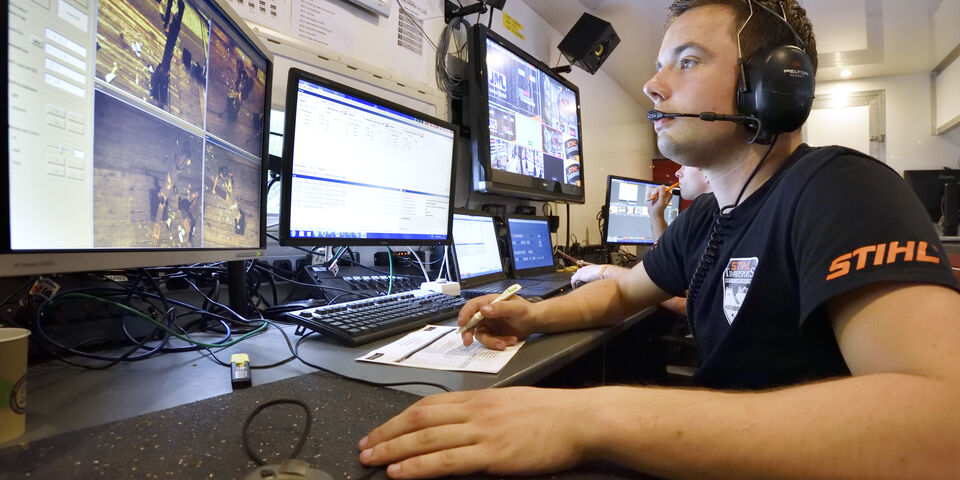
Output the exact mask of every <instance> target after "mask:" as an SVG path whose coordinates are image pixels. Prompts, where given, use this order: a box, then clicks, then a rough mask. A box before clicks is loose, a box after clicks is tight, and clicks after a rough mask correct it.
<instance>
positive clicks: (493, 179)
mask: <svg viewBox="0 0 960 480" xmlns="http://www.w3.org/2000/svg"><path fill="white" fill-rule="evenodd" d="M474 32H475V33H474V35H473V37H474V38H473V45H474V51H473V53H472V54H471V57H470V58H471V59H474V58H475V59H478V60H472V61H471V63H472V65H473V66H474V73H473V76H472V78H473V80H472V81H473V84H472V86H471V93H470V98H471V101H470V103H471V109H472V110H473V113H472V114H471V118H472V120H473V121H474V125H473V128H472V129H471V132H472V141H473V142H474V148H473V150H474V157H475V158H474V163H475V165H474V189H475V190H478V191H482V192H489V193H498V194H504V195H511V196H516V197H522V198H530V199H535V200H564V201H570V202H576V203H583V201H584V200H583V196H584V190H583V161H582V157H581V146H582V142H581V136H580V93H579V90H578V89H577V87H576V86H575V85H573V84H572V83H570V82H569V81H567V80H566V79H564V78H563V77H561V76H560V75H558V74H556V73H554V72H553V71H551V70H550V68H549V67H548V66H547V65H545V64H544V63H543V62H540V61H538V60H536V59H535V58H533V57H532V56H530V55H528V54H527V53H525V52H524V51H523V50H520V49H519V48H518V47H516V46H515V45H512V44H511V43H509V42H508V41H507V40H506V39H504V38H503V37H501V36H499V35H497V34H496V33H494V32H492V31H490V30H489V29H487V28H486V27H484V26H483V25H477V26H476V27H474Z"/></svg>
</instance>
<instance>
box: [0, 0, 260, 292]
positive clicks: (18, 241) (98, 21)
mask: <svg viewBox="0 0 960 480" xmlns="http://www.w3.org/2000/svg"><path fill="white" fill-rule="evenodd" d="M53 5H54V7H53V8H51V7H50V4H48V2H29V1H14V2H11V3H9V4H8V22H9V23H8V30H7V32H6V33H7V35H8V48H7V52H8V57H9V62H5V63H6V64H7V73H8V75H7V83H6V84H5V88H6V95H5V96H6V98H7V120H8V128H7V140H8V145H9V148H8V150H7V161H6V162H4V164H3V167H2V168H3V169H4V171H5V173H6V175H5V178H6V179H7V181H6V182H3V187H2V188H3V192H2V195H0V201H2V202H4V203H3V205H2V207H3V210H4V216H5V217H7V219H8V221H4V222H2V223H3V228H4V230H3V232H2V234H3V235H2V237H0V256H2V257H3V259H0V262H2V263H0V266H2V267H3V268H0V271H2V272H3V273H4V274H6V273H10V274H14V275H15V274H24V273H43V272H60V271H76V270H92V269H103V268H115V267H133V266H146V265H166V264H180V263H194V262H200V261H213V260H229V259H237V258H247V257H252V256H254V255H256V254H258V253H261V249H263V248H264V247H265V245H266V237H265V232H264V229H263V209H262V203H263V201H262V193H263V186H264V183H265V181H264V178H265V175H264V172H263V164H264V162H263V159H264V158H265V156H266V137H265V134H264V132H265V131H266V130H267V122H268V113H267V112H268V107H269V104H270V98H269V96H270V95H269V92H270V81H271V75H272V57H271V55H270V54H269V52H268V51H267V50H266V49H265V48H263V47H262V45H261V44H260V43H259V41H258V40H257V39H256V38H255V37H254V36H253V35H252V33H250V31H249V30H248V29H247V27H246V26H245V25H244V23H243V21H242V20H240V19H239V18H238V17H235V16H234V14H233V12H232V10H231V9H230V8H229V7H226V6H224V5H222V4H220V3H218V2H216V1H215V0H177V1H176V2H174V1H173V0H168V1H165V2H155V1H148V0H101V1H99V2H65V1H60V2H59V3H54V4H53Z"/></svg>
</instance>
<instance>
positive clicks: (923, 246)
mask: <svg viewBox="0 0 960 480" xmlns="http://www.w3.org/2000/svg"><path fill="white" fill-rule="evenodd" d="M917 261H918V262H930V263H940V257H938V256H936V255H934V256H932V257H930V256H927V242H920V243H919V244H918V245H917Z"/></svg>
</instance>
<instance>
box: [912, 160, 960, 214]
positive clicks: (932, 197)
mask: <svg viewBox="0 0 960 480" xmlns="http://www.w3.org/2000/svg"><path fill="white" fill-rule="evenodd" d="M903 178H904V179H905V180H906V181H907V183H908V184H909V185H910V188H912V189H913V193H915V194H917V198H919V199H920V203H921V204H923V208H924V210H926V211H927V214H928V215H930V220H932V221H934V222H939V221H940V217H941V216H942V215H943V211H942V209H943V194H944V185H946V184H960V170H949V169H946V168H943V169H940V170H904V172H903Z"/></svg>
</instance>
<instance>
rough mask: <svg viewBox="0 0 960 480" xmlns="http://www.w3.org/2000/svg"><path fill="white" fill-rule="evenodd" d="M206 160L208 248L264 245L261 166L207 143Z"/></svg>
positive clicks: (205, 227) (205, 185)
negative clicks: (262, 233) (261, 230)
mask: <svg viewBox="0 0 960 480" xmlns="http://www.w3.org/2000/svg"><path fill="white" fill-rule="evenodd" d="M205 150H206V156H205V157H204V174H203V179H204V197H203V198H204V204H203V245H204V247H248V248H249V247H257V246H259V245H260V208H259V207H258V205H259V204H260V165H257V164H255V163H253V162H251V161H250V160H247V159H246V158H244V157H242V156H240V155H237V154H236V153H233V152H231V151H229V150H227V149H225V148H223V147H220V146H217V145H214V144H213V143H210V142H207V146H206V149H205Z"/></svg>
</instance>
